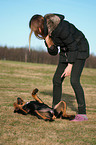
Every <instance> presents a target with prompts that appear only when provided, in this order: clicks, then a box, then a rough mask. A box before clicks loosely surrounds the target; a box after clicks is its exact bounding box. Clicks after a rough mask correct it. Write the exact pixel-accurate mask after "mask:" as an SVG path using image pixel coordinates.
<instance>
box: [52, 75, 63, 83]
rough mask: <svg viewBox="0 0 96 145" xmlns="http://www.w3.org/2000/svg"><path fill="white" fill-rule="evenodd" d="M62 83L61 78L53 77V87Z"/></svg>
mask: <svg viewBox="0 0 96 145" xmlns="http://www.w3.org/2000/svg"><path fill="white" fill-rule="evenodd" d="M61 83H62V81H61V77H59V76H56V75H54V77H53V84H54V85H61Z"/></svg>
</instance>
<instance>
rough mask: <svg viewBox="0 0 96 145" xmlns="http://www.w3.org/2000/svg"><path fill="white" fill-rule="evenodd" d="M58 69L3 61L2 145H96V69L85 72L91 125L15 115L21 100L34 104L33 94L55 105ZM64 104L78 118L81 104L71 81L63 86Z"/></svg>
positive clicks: (0, 66)
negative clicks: (56, 70)
mask: <svg viewBox="0 0 96 145" xmlns="http://www.w3.org/2000/svg"><path fill="white" fill-rule="evenodd" d="M55 69H56V66H55V65H45V64H32V63H23V62H12V61H0V118H1V119H0V125H1V127H0V137H1V139H0V145H95V144H96V116H95V115H96V69H87V68H84V70H83V73H82V77H81V83H82V86H83V88H84V92H85V98H86V104H87V116H88V121H85V122H70V121H68V120H60V119H56V120H55V121H54V122H45V121H43V120H40V119H37V118H36V117H34V116H31V115H27V116H24V115H20V114H16V113H14V112H13V110H14V108H13V103H14V102H15V101H16V98H17V97H22V98H23V99H24V100H25V101H27V102H28V101H30V100H33V98H32V97H31V92H32V90H33V89H34V88H38V89H39V93H38V96H39V97H40V98H41V99H42V100H43V101H44V102H45V103H47V104H48V105H50V106H51V103H52V77H53V74H54V72H55ZM62 100H64V101H66V103H67V113H68V114H76V111H77V103H76V99H75V96H74V92H73V90H72V88H71V85H70V79H69V77H67V78H66V79H65V81H64V83H63V94H62Z"/></svg>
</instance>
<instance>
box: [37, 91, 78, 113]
mask: <svg viewBox="0 0 96 145" xmlns="http://www.w3.org/2000/svg"><path fill="white" fill-rule="evenodd" d="M40 93H41V94H43V95H45V96H46V95H48V96H51V97H52V95H53V94H52V91H49V90H46V91H45V92H40ZM61 100H63V101H65V102H66V105H67V107H69V108H70V109H71V110H72V111H77V108H76V107H75V106H74V102H75V97H74V96H73V95H70V94H64V93H63V94H62V98H61Z"/></svg>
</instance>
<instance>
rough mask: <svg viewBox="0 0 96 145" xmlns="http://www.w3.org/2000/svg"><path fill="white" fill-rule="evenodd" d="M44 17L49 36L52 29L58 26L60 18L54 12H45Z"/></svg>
mask: <svg viewBox="0 0 96 145" xmlns="http://www.w3.org/2000/svg"><path fill="white" fill-rule="evenodd" d="M44 17H45V18H46V21H47V27H48V34H49V35H50V36H51V33H52V31H53V30H54V29H55V28H56V27H57V26H58V24H59V23H60V20H61V19H60V18H59V16H57V15H55V14H46V15H45V16H44Z"/></svg>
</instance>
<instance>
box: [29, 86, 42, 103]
mask: <svg viewBox="0 0 96 145" xmlns="http://www.w3.org/2000/svg"><path fill="white" fill-rule="evenodd" d="M37 92H38V89H37V88H36V89H34V90H33V92H32V97H33V98H34V99H35V100H36V101H38V102H39V103H43V101H42V100H41V99H40V98H39V97H38V96H37Z"/></svg>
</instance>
